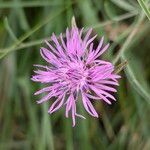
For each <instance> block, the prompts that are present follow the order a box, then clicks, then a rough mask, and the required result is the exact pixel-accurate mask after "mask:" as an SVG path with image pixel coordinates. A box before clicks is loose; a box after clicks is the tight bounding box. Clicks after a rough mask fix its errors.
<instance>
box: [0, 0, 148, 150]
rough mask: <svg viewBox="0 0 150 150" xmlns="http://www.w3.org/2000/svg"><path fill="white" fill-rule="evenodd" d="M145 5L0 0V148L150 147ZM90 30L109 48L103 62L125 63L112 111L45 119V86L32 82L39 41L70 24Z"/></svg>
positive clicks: (129, 0) (110, 0) (131, 0)
mask: <svg viewBox="0 0 150 150" xmlns="http://www.w3.org/2000/svg"><path fill="white" fill-rule="evenodd" d="M149 6H150V2H149V1H148V0H147V1H146V0H145V1H144V0H138V1H136V0H49V1H48V0H43V1H38V0H24V1H23V0H10V1H7V0H0V58H1V59H0V150H30V149H31V150H32V149H33V150H34V149H35V150H45V149H48V150H54V149H56V150H63V149H65V150H73V149H79V150H90V149H92V150H126V149H128V150H149V149H150V117H149V114H150V88H149V83H150V67H149V64H150V43H149V42H150V36H149V35H150V24H149V20H148V18H150V17H149V16H150V13H149ZM73 15H74V16H75V18H76V22H77V25H78V27H85V29H87V28H89V27H93V29H94V31H93V32H94V33H97V34H98V37H99V38H100V37H101V36H102V35H104V36H105V42H110V43H111V47H110V49H109V51H107V53H106V54H105V55H103V58H104V59H106V60H110V61H111V62H113V63H114V64H115V65H118V64H119V63H121V62H124V61H127V62H128V64H127V66H126V67H125V69H124V70H123V71H121V72H120V74H121V76H122V79H121V80H120V86H119V87H118V93H117V94H116V98H117V102H116V103H114V104H113V105H111V106H108V105H106V104H104V103H95V107H96V110H97V112H98V113H99V114H100V118H99V119H94V118H92V117H90V116H88V115H87V113H85V112H84V110H83V108H82V107H80V106H79V109H80V111H82V112H83V113H84V115H85V116H86V118H87V119H86V120H80V119H77V124H76V127H74V128H72V124H71V119H66V118H65V117H64V109H61V110H60V111H59V112H57V113H55V114H53V115H48V113H47V110H48V107H49V103H46V104H43V105H37V104H36V100H37V99H39V98H40V97H34V96H33V93H34V92H35V91H36V90H37V89H39V88H41V87H42V85H40V84H36V83H33V82H32V81H31V80H30V77H31V75H32V74H33V64H40V63H44V62H43V60H42V59H41V56H40V54H39V49H40V46H42V45H44V43H43V40H44V39H49V38H50V36H51V34H52V33H53V32H55V33H56V34H57V35H58V34H59V33H60V32H64V31H65V29H66V27H68V26H69V27H70V23H71V18H72V16H73Z"/></svg>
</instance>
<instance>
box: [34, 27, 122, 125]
mask: <svg viewBox="0 0 150 150" xmlns="http://www.w3.org/2000/svg"><path fill="white" fill-rule="evenodd" d="M91 32H92V29H89V30H88V31H87V33H86V34H85V36H84V37H83V29H81V30H79V29H78V28H77V27H72V29H70V30H69V29H67V30H66V36H65V38H63V36H62V34H60V36H59V38H58V39H57V38H56V36H55V34H53V35H52V37H51V40H52V42H51V44H50V43H49V42H48V41H45V42H46V44H47V46H48V48H44V47H42V48H41V49H40V53H41V56H42V57H43V59H45V60H46V61H47V63H48V65H47V66H43V65H35V66H37V67H38V68H39V70H37V71H35V73H36V75H33V77H32V80H33V81H35V82H40V83H43V84H46V85H47V87H45V88H43V89H41V90H39V91H37V92H36V93H35V95H38V94H41V93H47V94H46V96H44V97H43V98H42V99H40V100H39V101H37V102H38V104H41V103H43V102H46V101H48V100H50V99H51V98H52V97H55V99H56V100H55V101H54V102H53V104H52V105H51V107H50V108H49V110H48V113H50V114H51V113H53V112H55V111H57V110H58V109H60V108H61V107H62V106H65V116H66V117H67V118H68V116H69V114H70V115H71V117H72V120H73V126H75V122H76V121H75V118H76V116H77V117H81V118H84V116H82V115H80V114H78V113H77V107H76V104H77V103H78V101H79V100H81V101H82V103H83V106H84V108H85V110H86V111H87V112H88V113H89V114H90V115H91V116H93V117H98V113H97V112H96V110H95V109H94V107H93V104H92V102H91V101H94V100H97V101H105V102H106V103H108V104H111V102H112V100H113V101H115V100H116V99H115V97H114V96H113V95H112V94H111V93H112V92H116V89H115V88H114V86H117V85H118V80H117V79H118V78H120V76H119V75H117V74H115V73H114V66H113V64H112V63H110V62H107V61H104V60H100V59H99V57H100V56H101V55H102V54H103V53H104V52H105V51H106V50H107V49H108V47H109V44H107V45H105V46H103V45H104V44H103V42H104V37H102V38H101V39H100V41H99V44H98V46H97V47H96V48H94V47H95V46H94V47H93V45H94V39H95V38H96V35H95V36H93V37H91V38H90V35H91ZM79 95H80V97H81V99H79V98H78V97H79Z"/></svg>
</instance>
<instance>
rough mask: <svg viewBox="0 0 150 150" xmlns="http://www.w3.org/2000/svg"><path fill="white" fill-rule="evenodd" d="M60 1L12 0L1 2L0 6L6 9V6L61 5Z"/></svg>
mask: <svg viewBox="0 0 150 150" xmlns="http://www.w3.org/2000/svg"><path fill="white" fill-rule="evenodd" d="M60 5H61V4H60V3H58V2H57V3H56V2H50V1H48V0H47V1H43V2H42V3H41V1H35V0H34V1H25V0H24V1H22V2H20V3H18V2H11V1H5V2H0V8H1V9H6V8H18V7H44V6H60Z"/></svg>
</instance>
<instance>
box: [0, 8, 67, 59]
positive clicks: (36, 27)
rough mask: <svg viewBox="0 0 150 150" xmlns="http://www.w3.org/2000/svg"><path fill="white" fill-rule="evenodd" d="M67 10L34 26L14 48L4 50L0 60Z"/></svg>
mask: <svg viewBox="0 0 150 150" xmlns="http://www.w3.org/2000/svg"><path fill="white" fill-rule="evenodd" d="M66 9H67V8H66V7H65V8H63V9H61V10H60V11H57V13H54V14H50V15H49V16H48V17H46V18H45V19H42V21H41V22H40V23H38V24H37V25H36V26H34V27H33V28H32V29H31V30H30V31H29V32H27V33H25V34H24V35H23V36H21V37H20V38H18V41H17V42H15V43H14V44H13V45H12V46H10V47H9V48H6V49H5V50H4V52H3V53H5V54H4V55H3V54H2V55H0V58H2V57H3V56H5V55H7V54H8V53H9V52H12V51H14V50H15V48H16V47H17V46H19V45H20V44H21V43H22V42H23V41H24V40H26V39H27V38H28V37H30V36H31V35H32V34H33V33H35V32H36V31H37V30H39V29H40V28H41V27H43V26H44V25H46V24H47V23H48V22H49V21H51V20H52V19H54V18H56V17H57V16H58V15H60V14H61V13H63V12H64V11H65V10H66Z"/></svg>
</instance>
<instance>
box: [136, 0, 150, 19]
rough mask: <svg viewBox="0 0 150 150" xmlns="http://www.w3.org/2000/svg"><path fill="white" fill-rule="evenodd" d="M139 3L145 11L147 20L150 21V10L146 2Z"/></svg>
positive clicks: (139, 0)
mask: <svg viewBox="0 0 150 150" xmlns="http://www.w3.org/2000/svg"><path fill="white" fill-rule="evenodd" d="M137 1H138V3H139V4H140V6H141V8H142V9H143V11H144V13H145V14H146V16H147V18H148V19H149V20H150V8H149V7H148V5H147V4H146V2H144V1H143V0H137Z"/></svg>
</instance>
